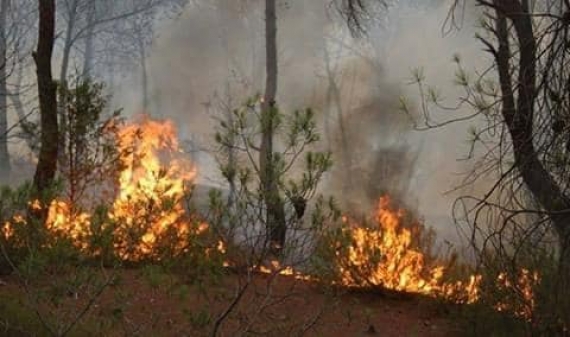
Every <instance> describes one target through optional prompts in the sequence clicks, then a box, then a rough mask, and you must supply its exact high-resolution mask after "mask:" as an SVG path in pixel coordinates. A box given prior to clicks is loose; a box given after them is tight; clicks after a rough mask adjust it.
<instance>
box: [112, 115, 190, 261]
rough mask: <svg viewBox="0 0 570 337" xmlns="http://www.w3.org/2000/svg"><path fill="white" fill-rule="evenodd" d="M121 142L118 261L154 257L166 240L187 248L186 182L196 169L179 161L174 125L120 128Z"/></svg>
mask: <svg viewBox="0 0 570 337" xmlns="http://www.w3.org/2000/svg"><path fill="white" fill-rule="evenodd" d="M118 138H119V139H118V142H117V145H118V147H119V149H120V151H121V153H122V154H123V155H122V156H121V162H122V165H123V169H122V171H121V173H120V176H119V191H118V195H117V198H116V199H115V202H114V203H113V208H112V210H111V212H110V214H109V217H110V218H111V220H113V221H115V222H116V223H117V224H118V226H117V228H116V230H115V248H116V250H117V251H118V253H119V256H121V257H122V258H123V259H128V260H133V259H134V260H137V259H139V258H141V257H146V256H149V255H151V254H152V253H153V251H154V250H155V248H156V245H157V241H158V239H159V238H161V237H164V236H165V235H170V236H171V239H172V240H173V241H175V242H178V243H179V245H178V247H179V248H180V249H182V248H183V247H184V246H185V245H186V244H187V242H185V241H186V240H185V237H187V236H188V234H189V233H190V232H191V227H190V224H189V223H188V221H186V220H184V219H183V215H184V213H185V210H184V207H183V202H182V201H183V200H182V199H183V197H184V195H185V193H186V188H185V186H186V182H188V181H191V180H193V179H194V177H195V175H196V170H195V168H194V167H193V166H192V165H190V163H189V162H188V161H187V160H185V159H184V158H183V157H181V156H179V152H180V149H179V145H178V140H177V138H176V129H175V127H174V125H173V124H172V122H170V121H164V122H159V121H154V120H150V119H148V118H145V119H143V120H142V121H141V122H140V123H131V124H129V125H126V126H125V127H123V128H122V129H120V130H119V135H118ZM133 228H136V229H138V230H139V231H141V232H139V233H136V234H137V235H136V236H135V237H134V239H135V240H140V242H138V244H136V243H135V244H134V246H133V242H132V239H133V238H132V229H133ZM198 231H200V229H199V228H198Z"/></svg>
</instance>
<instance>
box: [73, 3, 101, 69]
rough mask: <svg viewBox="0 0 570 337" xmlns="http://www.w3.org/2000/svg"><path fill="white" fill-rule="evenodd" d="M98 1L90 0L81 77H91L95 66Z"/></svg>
mask: <svg viewBox="0 0 570 337" xmlns="http://www.w3.org/2000/svg"><path fill="white" fill-rule="evenodd" d="M95 4H96V1H90V2H89V4H88V5H89V8H88V9H87V11H88V12H87V31H86V33H85V54H84V55H83V73H82V74H81V77H83V79H84V80H87V79H89V78H90V77H91V72H92V70H93V69H92V68H93V51H94V50H93V44H94V40H95V32H94V31H95V25H94V22H95V13H96V7H95ZM68 28H69V27H68Z"/></svg>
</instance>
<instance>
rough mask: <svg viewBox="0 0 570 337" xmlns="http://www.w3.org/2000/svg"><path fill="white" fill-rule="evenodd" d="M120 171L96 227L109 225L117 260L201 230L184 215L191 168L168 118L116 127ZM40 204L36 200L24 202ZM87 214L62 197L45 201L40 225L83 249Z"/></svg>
mask: <svg viewBox="0 0 570 337" xmlns="http://www.w3.org/2000/svg"><path fill="white" fill-rule="evenodd" d="M116 145H117V148H118V152H119V154H120V158H119V159H120V163H119V167H120V172H119V177H118V185H117V190H116V191H115V197H114V201H113V203H112V206H111V207H110V209H109V211H108V213H107V221H106V223H103V224H101V228H102V229H103V230H106V229H108V228H112V234H113V238H112V239H113V247H114V250H115V254H116V255H117V256H118V257H120V258H121V259H123V260H128V261H138V260H141V259H153V258H158V255H157V253H158V252H164V251H165V250H168V249H169V250H170V251H169V253H171V254H177V253H180V252H181V251H183V250H184V249H185V247H187V245H188V244H189V242H188V241H189V236H190V235H193V234H196V235H197V234H200V233H202V232H204V231H205V230H206V229H207V228H208V225H207V224H205V223H197V222H196V221H191V219H190V218H189V217H188V216H187V214H186V213H185V209H184V205H183V199H184V196H185V194H186V192H187V188H186V186H187V184H188V183H189V182H191V181H192V180H193V179H194V177H195V175H196V169H195V168H194V167H193V166H192V165H191V164H190V163H189V161H188V160H187V159H186V158H184V157H183V156H181V155H180V152H181V151H180V149H179V146H178V140H177V138H176V130H175V128H174V125H173V124H172V122H170V121H164V122H161V121H154V120H151V119H148V118H143V119H142V120H141V121H139V122H132V123H129V124H126V125H124V126H122V127H121V128H120V129H119V133H118V135H117V139H116ZM30 206H31V207H33V208H36V209H38V208H41V207H42V205H41V204H40V203H39V202H38V201H34V202H32V203H30ZM25 224H26V221H25V218H24V217H23V216H21V215H17V216H15V217H14V218H13V219H12V221H11V222H8V223H7V224H6V225H5V226H4V229H3V231H4V236H5V237H6V238H10V237H11V236H13V235H14V226H20V225H25ZM91 227H92V217H91V215H90V214H89V213H87V212H83V211H78V210H76V209H75V208H74V205H71V204H70V203H68V202H66V201H64V200H54V201H52V202H51V204H50V206H49V209H48V215H47V219H46V229H47V230H48V231H49V232H50V233H51V234H53V235H54V236H56V237H64V238H68V239H70V240H71V242H72V243H73V244H74V245H75V246H76V247H78V248H80V249H82V250H86V249H87V248H88V247H89V238H90V237H91V235H92V234H93V233H92V228H91Z"/></svg>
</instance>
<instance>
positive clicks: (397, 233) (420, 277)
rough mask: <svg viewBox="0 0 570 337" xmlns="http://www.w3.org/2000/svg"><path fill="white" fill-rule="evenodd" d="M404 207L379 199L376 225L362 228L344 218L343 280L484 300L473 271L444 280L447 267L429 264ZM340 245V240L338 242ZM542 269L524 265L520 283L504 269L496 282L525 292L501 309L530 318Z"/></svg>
mask: <svg viewBox="0 0 570 337" xmlns="http://www.w3.org/2000/svg"><path fill="white" fill-rule="evenodd" d="M403 215H404V212H403V211H402V210H393V209H391V207H390V199H389V197H386V196H384V197H382V198H380V201H379V205H378V211H377V213H376V217H375V220H376V223H377V224H378V227H377V228H364V227H359V226H357V225H356V224H354V223H350V220H349V219H348V218H347V217H343V222H345V223H348V224H349V225H350V226H349V227H347V228H344V233H345V234H347V235H348V237H349V239H350V244H349V245H348V247H347V253H346V254H345V256H344V258H343V256H342V254H341V252H340V250H337V252H336V255H337V258H338V259H339V260H340V261H341V262H340V263H339V267H338V268H339V272H340V276H341V280H342V281H341V283H342V284H343V285H345V286H349V287H375V286H381V287H384V288H386V289H392V290H396V291H406V292H412V293H420V294H425V295H430V296H438V297H443V298H446V299H449V300H452V301H454V302H457V303H474V302H477V301H479V300H480V287H481V283H482V279H483V277H482V276H481V275H471V276H470V277H469V279H468V280H467V281H455V282H449V281H445V278H444V276H445V268H444V266H442V265H439V264H436V263H431V264H428V263H427V262H426V256H425V254H424V253H423V252H421V251H420V250H419V249H418V248H417V247H414V245H413V243H412V241H413V236H412V233H413V231H412V230H418V231H419V230H421V228H420V227H419V225H417V224H416V225H415V226H418V227H415V228H414V227H412V228H405V227H404V226H403V225H402V217H403ZM339 246H341V244H339ZM538 282H539V276H538V273H536V272H533V273H531V272H530V271H528V270H526V269H521V271H520V275H519V277H518V279H517V281H516V282H512V281H511V280H510V279H509V278H508V277H507V275H506V274H505V273H500V274H499V276H498V277H497V279H496V281H495V284H496V286H497V287H498V288H502V289H505V290H510V291H513V290H514V291H517V293H520V294H522V302H524V303H523V304H522V305H514V304H508V303H506V302H499V303H498V304H496V305H495V306H494V307H495V309H497V310H499V311H507V310H508V311H510V312H512V313H514V314H515V315H517V316H521V317H524V318H526V319H530V318H531V315H532V311H533V309H534V305H535V304H534V293H533V288H534V287H535V286H536V285H537V284H538Z"/></svg>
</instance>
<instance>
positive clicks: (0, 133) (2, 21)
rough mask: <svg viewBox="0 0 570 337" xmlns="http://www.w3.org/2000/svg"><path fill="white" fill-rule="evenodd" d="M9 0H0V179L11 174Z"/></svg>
mask: <svg viewBox="0 0 570 337" xmlns="http://www.w3.org/2000/svg"><path fill="white" fill-rule="evenodd" d="M8 2H9V0H0V179H4V178H6V177H8V175H9V174H10V155H9V153H8V104H7V97H8V90H7V86H6V80H7V77H8V72H7V71H6V66H7V64H8V62H7V61H8V60H7V59H6V58H7V48H8V42H7V27H6V16H7V13H8Z"/></svg>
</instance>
